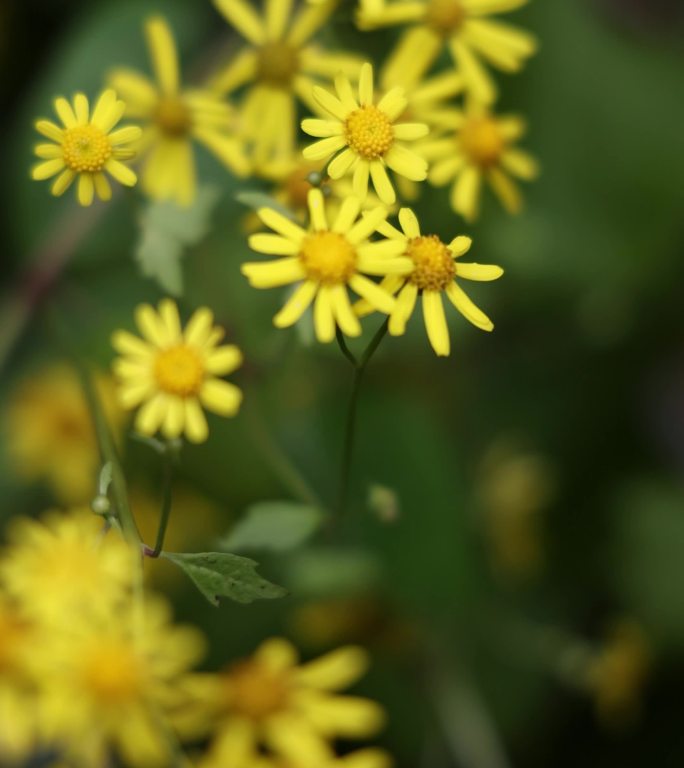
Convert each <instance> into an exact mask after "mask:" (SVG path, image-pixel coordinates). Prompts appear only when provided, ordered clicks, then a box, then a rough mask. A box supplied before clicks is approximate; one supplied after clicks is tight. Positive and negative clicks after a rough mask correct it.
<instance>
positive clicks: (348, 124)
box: [302, 63, 429, 205]
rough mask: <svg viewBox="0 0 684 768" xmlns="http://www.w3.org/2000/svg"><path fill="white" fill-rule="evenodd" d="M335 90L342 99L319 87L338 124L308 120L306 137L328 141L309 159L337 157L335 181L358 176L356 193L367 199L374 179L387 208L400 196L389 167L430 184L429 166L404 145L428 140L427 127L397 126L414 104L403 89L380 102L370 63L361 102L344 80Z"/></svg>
mask: <svg viewBox="0 0 684 768" xmlns="http://www.w3.org/2000/svg"><path fill="white" fill-rule="evenodd" d="M335 90H336V91H337V97H335V96H333V95H332V94H331V93H328V91H326V90H324V89H323V88H320V87H319V86H316V87H314V90H313V94H314V97H315V99H316V100H317V101H318V103H319V104H320V105H321V107H322V108H323V109H324V110H325V111H326V112H328V113H329V114H330V115H331V116H332V117H333V118H335V119H334V120H329V119H328V120H319V119H317V118H309V119H307V120H304V121H302V129H303V130H304V132H305V133H308V134H309V135H310V136H316V137H318V138H321V139H322V140H321V141H317V142H315V143H314V144H312V145H310V146H309V147H307V148H306V149H305V150H304V157H305V158H307V160H324V159H326V158H330V157H332V156H333V155H336V157H335V158H334V159H333V160H332V162H331V163H330V164H329V165H328V174H329V175H330V178H331V179H339V178H341V177H342V176H345V175H346V174H348V173H353V174H354V176H353V178H354V194H355V195H356V196H357V197H358V198H360V199H361V200H363V199H364V198H365V196H366V194H367V192H368V177H369V175H370V177H371V180H372V182H373V186H374V188H375V191H376V192H377V194H378V197H379V198H380V199H381V200H382V201H383V203H386V204H387V205H392V204H393V203H394V202H395V200H396V194H395V192H394V187H393V186H392V183H391V182H390V180H389V177H388V175H387V170H386V167H389V168H391V169H392V170H393V171H395V173H398V174H399V175H401V176H405V177H406V178H408V179H411V180H412V181H423V180H424V179H426V178H427V163H426V162H425V160H424V159H423V158H421V157H420V156H419V155H417V154H416V153H415V152H412V151H411V150H410V149H407V147H406V146H404V143H403V142H407V141H409V142H410V141H415V140H416V139H420V138H422V137H424V136H427V134H428V130H429V129H428V126H427V125H425V123H399V124H397V123H396V120H397V118H398V117H399V116H400V115H401V114H402V113H403V112H404V110H405V109H406V106H407V103H408V102H407V99H406V97H405V95H404V89H403V88H401V87H397V88H393V89H391V90H390V91H389V92H388V93H386V94H385V95H384V96H383V97H382V99H380V100H379V101H378V103H377V104H376V103H375V100H374V93H373V90H374V89H373V67H372V65H371V64H368V63H366V64H364V65H363V67H362V69H361V78H360V80H359V99H358V101H357V100H356V99H355V98H354V95H353V93H352V88H351V84H350V82H349V80H348V79H347V78H346V77H345V76H344V75H338V77H337V78H336V79H335ZM340 150H342V151H340ZM338 153H339V154H338Z"/></svg>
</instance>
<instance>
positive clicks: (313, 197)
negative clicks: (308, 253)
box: [307, 189, 328, 232]
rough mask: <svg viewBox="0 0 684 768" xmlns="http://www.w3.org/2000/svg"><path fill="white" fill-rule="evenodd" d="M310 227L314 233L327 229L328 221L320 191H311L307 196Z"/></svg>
mask: <svg viewBox="0 0 684 768" xmlns="http://www.w3.org/2000/svg"><path fill="white" fill-rule="evenodd" d="M307 203H308V206H309V216H310V217H311V226H312V228H313V230H314V231H315V232H320V231H322V230H326V229H327V228H328V219H327V216H326V214H325V199H324V197H323V193H322V192H321V190H320V189H311V190H309V194H308V196H307Z"/></svg>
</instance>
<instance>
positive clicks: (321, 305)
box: [313, 285, 335, 344]
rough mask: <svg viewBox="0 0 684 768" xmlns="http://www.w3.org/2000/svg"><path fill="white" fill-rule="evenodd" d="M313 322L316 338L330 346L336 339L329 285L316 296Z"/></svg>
mask: <svg viewBox="0 0 684 768" xmlns="http://www.w3.org/2000/svg"><path fill="white" fill-rule="evenodd" d="M313 321H314V329H315V331H316V338H317V339H318V340H319V341H320V342H323V343H324V344H328V343H329V342H331V341H332V340H333V339H334V338H335V317H334V315H333V307H332V299H331V296H330V288H329V286H327V285H321V286H320V288H319V289H318V293H317V294H316V300H315V302H314V314H313Z"/></svg>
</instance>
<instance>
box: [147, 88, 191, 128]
mask: <svg viewBox="0 0 684 768" xmlns="http://www.w3.org/2000/svg"><path fill="white" fill-rule="evenodd" d="M154 121H155V122H156V124H157V125H158V126H159V129H160V130H161V131H162V133H164V134H165V135H166V136H168V137H170V138H172V137H175V138H181V137H183V136H187V135H188V133H189V132H190V129H191V128H192V113H191V111H190V110H189V109H188V107H187V105H186V104H185V103H184V101H183V100H182V99H181V98H179V97H177V96H167V97H166V98H162V99H160V101H159V104H157V108H156V110H155V113H154Z"/></svg>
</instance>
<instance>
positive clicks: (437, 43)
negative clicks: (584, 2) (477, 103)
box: [358, 0, 537, 104]
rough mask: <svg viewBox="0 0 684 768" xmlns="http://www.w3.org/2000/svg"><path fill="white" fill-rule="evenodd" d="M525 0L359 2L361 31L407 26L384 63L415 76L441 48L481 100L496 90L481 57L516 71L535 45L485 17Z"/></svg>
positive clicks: (401, 73) (519, 32)
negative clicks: (409, 25)
mask: <svg viewBox="0 0 684 768" xmlns="http://www.w3.org/2000/svg"><path fill="white" fill-rule="evenodd" d="M528 2H529V0H371V1H368V0H366V2H362V3H361V6H360V9H359V14H358V23H359V26H360V27H361V28H362V29H376V28H378V27H384V26H394V25H400V24H411V25H413V26H411V28H410V29H409V30H407V31H406V32H405V33H404V35H403V37H402V39H401V41H400V42H399V45H398V46H397V48H396V50H395V51H394V53H393V54H392V57H391V60H390V62H389V64H388V70H389V71H390V72H392V73H396V75H397V76H399V77H402V78H403V79H404V80H408V81H411V80H417V79H418V78H419V77H420V76H421V75H422V74H424V73H425V72H426V71H427V70H428V69H429V68H430V66H431V65H432V64H433V63H434V62H435V61H436V59H437V57H438V56H439V54H440V53H441V52H442V50H444V48H447V49H448V50H449V52H450V54H451V56H452V58H453V60H454V63H455V64H456V67H457V69H458V72H459V74H461V75H462V76H463V79H464V81H465V83H466V86H467V88H468V90H469V91H470V92H471V93H472V94H473V95H474V96H475V97H476V98H478V99H479V100H481V101H482V102H484V103H486V104H490V103H492V102H493V101H494V100H495V98H496V96H497V90H496V85H495V83H494V80H493V79H492V77H491V75H490V74H489V72H488V71H487V68H486V67H485V66H484V64H483V61H482V60H483V59H484V60H485V61H486V62H487V63H488V64H490V65H491V66H493V67H496V68H497V69H500V70H502V71H504V72H518V71H519V70H520V69H522V66H523V64H524V63H525V61H526V59H528V58H529V57H530V56H532V55H533V54H534V53H535V51H536V49H537V42H536V39H535V38H534V36H533V35H531V34H530V33H529V32H526V31H525V30H522V29H519V28H517V27H514V26H511V25H509V24H504V23H502V22H499V21H494V20H493V19H490V18H488V17H489V16H492V15H494V14H498V13H507V12H509V11H514V10H516V9H517V8H521V7H522V6H524V5H527V3H528Z"/></svg>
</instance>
